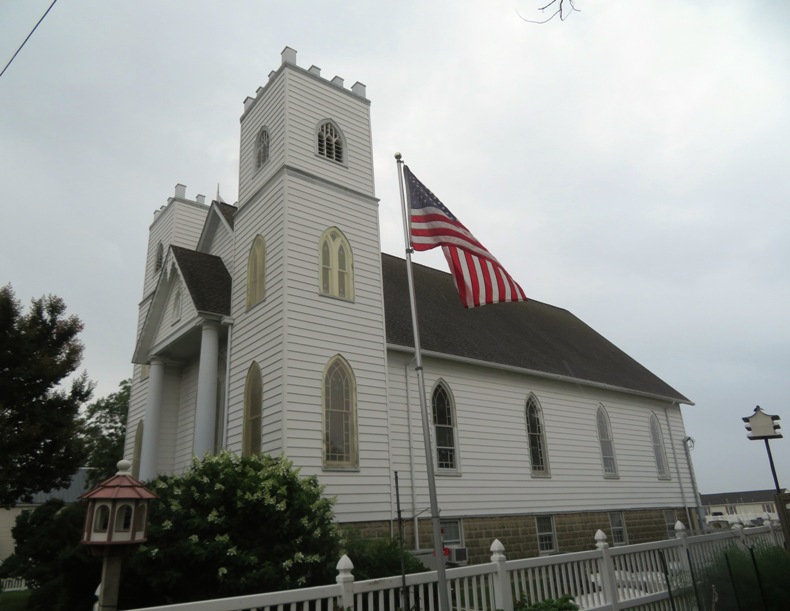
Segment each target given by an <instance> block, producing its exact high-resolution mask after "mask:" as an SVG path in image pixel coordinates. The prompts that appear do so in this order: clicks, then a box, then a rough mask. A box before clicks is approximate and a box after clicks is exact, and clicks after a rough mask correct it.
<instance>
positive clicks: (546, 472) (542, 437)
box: [524, 393, 551, 478]
mask: <svg viewBox="0 0 790 611" xmlns="http://www.w3.org/2000/svg"><path fill="white" fill-rule="evenodd" d="M531 401H532V402H534V405H535V411H536V414H537V419H538V426H540V433H539V434H535V433H532V431H530V428H529V405H530V402H531ZM524 418H525V426H526V429H527V452H528V454H529V468H530V475H531V476H532V477H538V478H540V477H544V478H545V477H551V468H550V466H549V446H548V443H547V440H546V421H545V420H544V418H543V407H542V406H541V404H540V401H538V398H537V397H536V396H535V394H534V393H530V394H529V396H528V397H527V402H526V404H525V406H524ZM533 437H538V438H539V442H540V444H541V449H542V450H543V468H542V469H535V465H534V463H533V461H532V439H533Z"/></svg>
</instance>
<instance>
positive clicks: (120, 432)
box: [85, 380, 131, 487]
mask: <svg viewBox="0 0 790 611" xmlns="http://www.w3.org/2000/svg"><path fill="white" fill-rule="evenodd" d="M130 391H131V380H124V381H123V382H121V384H120V388H119V390H118V392H114V393H112V394H110V395H107V396H106V397H103V398H101V399H99V400H98V401H95V402H94V403H91V404H90V405H88V408H87V410H86V413H85V415H86V418H87V422H86V425H85V445H86V446H87V451H88V462H87V464H88V466H89V467H92V468H93V470H92V471H91V472H90V475H89V477H88V483H89V485H90V486H91V487H92V486H94V485H95V484H97V483H99V482H101V481H104V480H105V479H107V478H108V477H111V476H112V475H115V473H116V472H117V471H118V468H117V465H118V461H119V460H121V459H122V458H123V444H124V439H125V437H126V415H127V413H128V412H129V393H130Z"/></svg>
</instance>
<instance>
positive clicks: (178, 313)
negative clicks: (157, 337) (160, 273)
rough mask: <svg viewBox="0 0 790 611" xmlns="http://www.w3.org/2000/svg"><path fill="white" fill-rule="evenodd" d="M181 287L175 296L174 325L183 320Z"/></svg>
mask: <svg viewBox="0 0 790 611" xmlns="http://www.w3.org/2000/svg"><path fill="white" fill-rule="evenodd" d="M182 301H183V300H182V299H181V287H179V288H177V289H176V294H175V295H174V296H173V316H172V319H173V324H175V323H177V322H178V321H179V320H181V302H182Z"/></svg>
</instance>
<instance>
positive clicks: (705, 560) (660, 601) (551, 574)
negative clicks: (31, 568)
mask: <svg viewBox="0 0 790 611" xmlns="http://www.w3.org/2000/svg"><path fill="white" fill-rule="evenodd" d="M675 528H676V539H674V540H667V541H657V542H653V543H640V544H637V545H624V546H622V547H609V546H608V544H607V542H606V535H605V534H604V533H603V532H601V531H600V530H599V531H598V532H597V533H596V535H595V541H596V549H594V550H590V551H586V552H576V553H571V554H561V555H556V556H545V557H539V558H526V559H522V560H510V561H508V560H506V559H505V553H504V552H505V549H504V546H503V545H502V544H501V543H500V542H499V540H495V541H494V542H493V543H492V544H491V552H492V554H491V561H490V562H489V563H485V564H476V565H472V566H465V567H459V568H452V569H448V570H447V571H446V573H447V585H448V588H449V590H450V601H451V605H452V607H453V610H454V611H497V610H501V611H513V605H514V601H518V600H521V599H527V600H529V601H530V602H533V603H534V602H538V601H541V600H545V599H548V598H558V597H560V596H563V595H566V594H567V595H570V596H572V597H573V599H574V600H575V602H576V603H577V604H578V605H579V606H580V608H581V609H583V610H585V611H619V610H621V609H634V608H637V607H641V608H644V609H650V610H651V611H652V610H655V611H671V610H673V609H682V610H684V611H691V610H693V609H696V608H697V605H696V600H695V596H694V593H693V588H692V577H691V574H692V573H691V571H692V567H694V569H695V570H700V569H701V568H703V567H706V566H709V565H710V564H711V563H713V562H714V559H715V558H716V557H718V556H719V555H720V554H721V553H722V552H723V551H726V550H727V549H728V548H730V547H732V546H734V545H736V546H738V545H740V544H741V543H748V544H749V545H754V546H756V547H759V546H777V545H782V544H783V539H782V534H781V531H780V530H779V529H778V528H777V527H776V525H769V526H761V527H759V528H749V529H741V530H733V531H721V532H717V533H713V534H705V535H698V536H693V537H688V536H686V532H685V527H684V526H683V525H682V524H681V523H680V522H678V524H677V525H676V527H675ZM352 570H353V564H352V562H351V560H350V559H349V558H348V556H343V557H342V558H341V559H340V561H339V562H338V563H337V571H338V575H337V578H336V583H334V584H332V585H326V586H319V587H314V588H305V589H301V590H286V591H282V592H270V593H265V594H252V595H249V596H239V597H234V598H223V599H215V600H206V601H200V602H192V603H183V604H178V605H166V606H161V607H147V608H146V609H145V610H142V609H138V610H136V611H244V610H257V611H337V610H338V609H340V608H342V609H344V610H350V611H398V610H401V609H419V610H420V611H438V596H437V589H436V582H437V578H436V572H435V571H430V572H425V573H417V574H412V575H407V576H406V578H405V585H406V587H405V589H404V588H403V587H402V586H403V578H402V577H401V576H397V577H387V578H384V579H371V580H368V581H354V576H353V574H352Z"/></svg>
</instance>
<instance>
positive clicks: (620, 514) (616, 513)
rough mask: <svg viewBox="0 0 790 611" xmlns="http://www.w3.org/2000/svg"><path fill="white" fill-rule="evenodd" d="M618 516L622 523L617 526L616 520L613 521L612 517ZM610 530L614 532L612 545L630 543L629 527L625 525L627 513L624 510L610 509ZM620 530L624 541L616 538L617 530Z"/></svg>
mask: <svg viewBox="0 0 790 611" xmlns="http://www.w3.org/2000/svg"><path fill="white" fill-rule="evenodd" d="M613 516H617V517H619V519H620V525H619V526H615V524H614V522H613V521H612V517H613ZM609 530H610V532H611V534H612V545H628V529H627V528H626V525H625V514H624V513H623V512H622V511H610V512H609ZM616 530H617V531H620V532H621V533H622V541H617V539H616V538H615V534H614V533H615V531H616Z"/></svg>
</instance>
